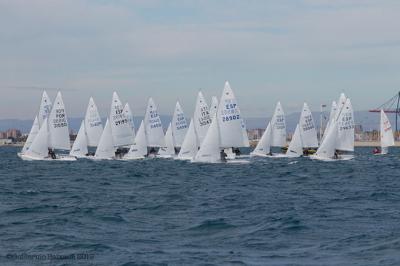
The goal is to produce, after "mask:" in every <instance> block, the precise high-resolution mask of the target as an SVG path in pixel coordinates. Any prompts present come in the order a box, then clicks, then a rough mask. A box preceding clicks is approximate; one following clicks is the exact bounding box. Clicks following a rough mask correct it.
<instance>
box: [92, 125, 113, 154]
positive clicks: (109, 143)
mask: <svg viewBox="0 0 400 266" xmlns="http://www.w3.org/2000/svg"><path fill="white" fill-rule="evenodd" d="M94 157H95V158H97V159H112V158H114V157H115V148H114V144H113V136H112V130H111V124H110V121H109V120H108V119H107V121H106V125H105V126H104V129H103V133H102V134H101V137H100V141H99V145H98V146H97V149H96V153H95V155H94Z"/></svg>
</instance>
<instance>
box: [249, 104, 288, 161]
mask: <svg viewBox="0 0 400 266" xmlns="http://www.w3.org/2000/svg"><path fill="white" fill-rule="evenodd" d="M285 146H286V121H285V113H284V111H283V108H282V105H281V103H280V102H278V103H277V105H276V107H275V112H274V115H273V116H272V119H271V122H270V123H268V126H267V128H266V130H265V131H264V133H263V135H262V137H261V139H260V141H259V142H258V144H257V146H256V148H255V149H254V151H253V152H251V153H250V155H251V156H259V157H270V156H273V157H285V155H284V154H272V151H271V147H280V148H283V147H285Z"/></svg>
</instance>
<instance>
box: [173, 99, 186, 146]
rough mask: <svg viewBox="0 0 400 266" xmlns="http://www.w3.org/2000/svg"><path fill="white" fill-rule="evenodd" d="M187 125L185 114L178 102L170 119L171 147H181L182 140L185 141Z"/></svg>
mask: <svg viewBox="0 0 400 266" xmlns="http://www.w3.org/2000/svg"><path fill="white" fill-rule="evenodd" d="M187 129H188V125H187V122H186V118H185V114H184V113H183V109H182V107H181V105H180V104H179V102H176V106H175V111H174V115H173V117H172V131H171V134H172V136H173V146H174V147H181V146H182V143H183V140H184V139H185V135H186V131H187Z"/></svg>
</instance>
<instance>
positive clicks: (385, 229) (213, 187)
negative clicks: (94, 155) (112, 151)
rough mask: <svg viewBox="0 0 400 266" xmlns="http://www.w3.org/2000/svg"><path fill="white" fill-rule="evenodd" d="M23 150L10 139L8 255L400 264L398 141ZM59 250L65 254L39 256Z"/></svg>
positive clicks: (3, 203) (94, 261)
mask: <svg viewBox="0 0 400 266" xmlns="http://www.w3.org/2000/svg"><path fill="white" fill-rule="evenodd" d="M16 152H17V150H16V149H15V148H1V149H0V158H1V159H0V177H1V178H0V217H1V219H0V229H1V232H2V233H1V234H0V265H34V264H35V263H37V264H38V265H71V264H72V265H75V264H78V265H79V264H80V265H400V222H399V221H400V211H399V206H400V170H399V169H400V160H399V151H397V150H394V153H393V154H391V155H389V156H379V157H378V156H372V155H370V151H369V149H365V148H363V149H357V151H356V153H357V154H356V158H355V159H354V160H352V161H342V162H336V163H324V162H316V161H310V160H307V159H303V158H300V159H299V158H296V159H287V158H286V159H268V158H260V159H257V158H255V159H254V158H252V159H250V158H244V160H250V163H248V164H192V163H189V162H185V161H173V160H160V159H153V160H144V161H140V162H121V161H105V162H96V161H90V160H81V161H78V162H62V163H52V162H23V161H21V160H19V159H18V158H17V156H16ZM48 254H52V255H65V256H64V259H65V260H61V259H60V260H57V256H53V260H43V261H40V262H38V261H33V260H32V257H30V256H28V255H48ZM71 254H72V255H75V260H72V261H71V260H69V261H68V260H66V259H67V258H72V257H68V256H67V255H71ZM85 254H86V255H88V256H89V257H85V256H83V255H85ZM16 255H19V256H20V257H15V256H16ZM78 255H82V256H83V258H80V259H79V260H78V259H77V256H78ZM7 256H8V257H7ZM13 256H14V257H13ZM16 258H19V259H16ZM35 258H41V257H40V256H37V257H35ZM59 258H61V257H59Z"/></svg>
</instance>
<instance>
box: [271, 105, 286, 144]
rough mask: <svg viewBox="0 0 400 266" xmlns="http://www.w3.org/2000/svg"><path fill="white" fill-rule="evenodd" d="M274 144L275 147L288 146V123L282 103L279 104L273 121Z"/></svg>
mask: <svg viewBox="0 0 400 266" xmlns="http://www.w3.org/2000/svg"><path fill="white" fill-rule="evenodd" d="M271 131H272V143H271V146H273V147H284V146H285V145H286V121H285V113H284V112H283V108H282V106H281V103H280V102H278V104H277V105H276V108H275V112H274V115H273V116H272V119H271Z"/></svg>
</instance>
